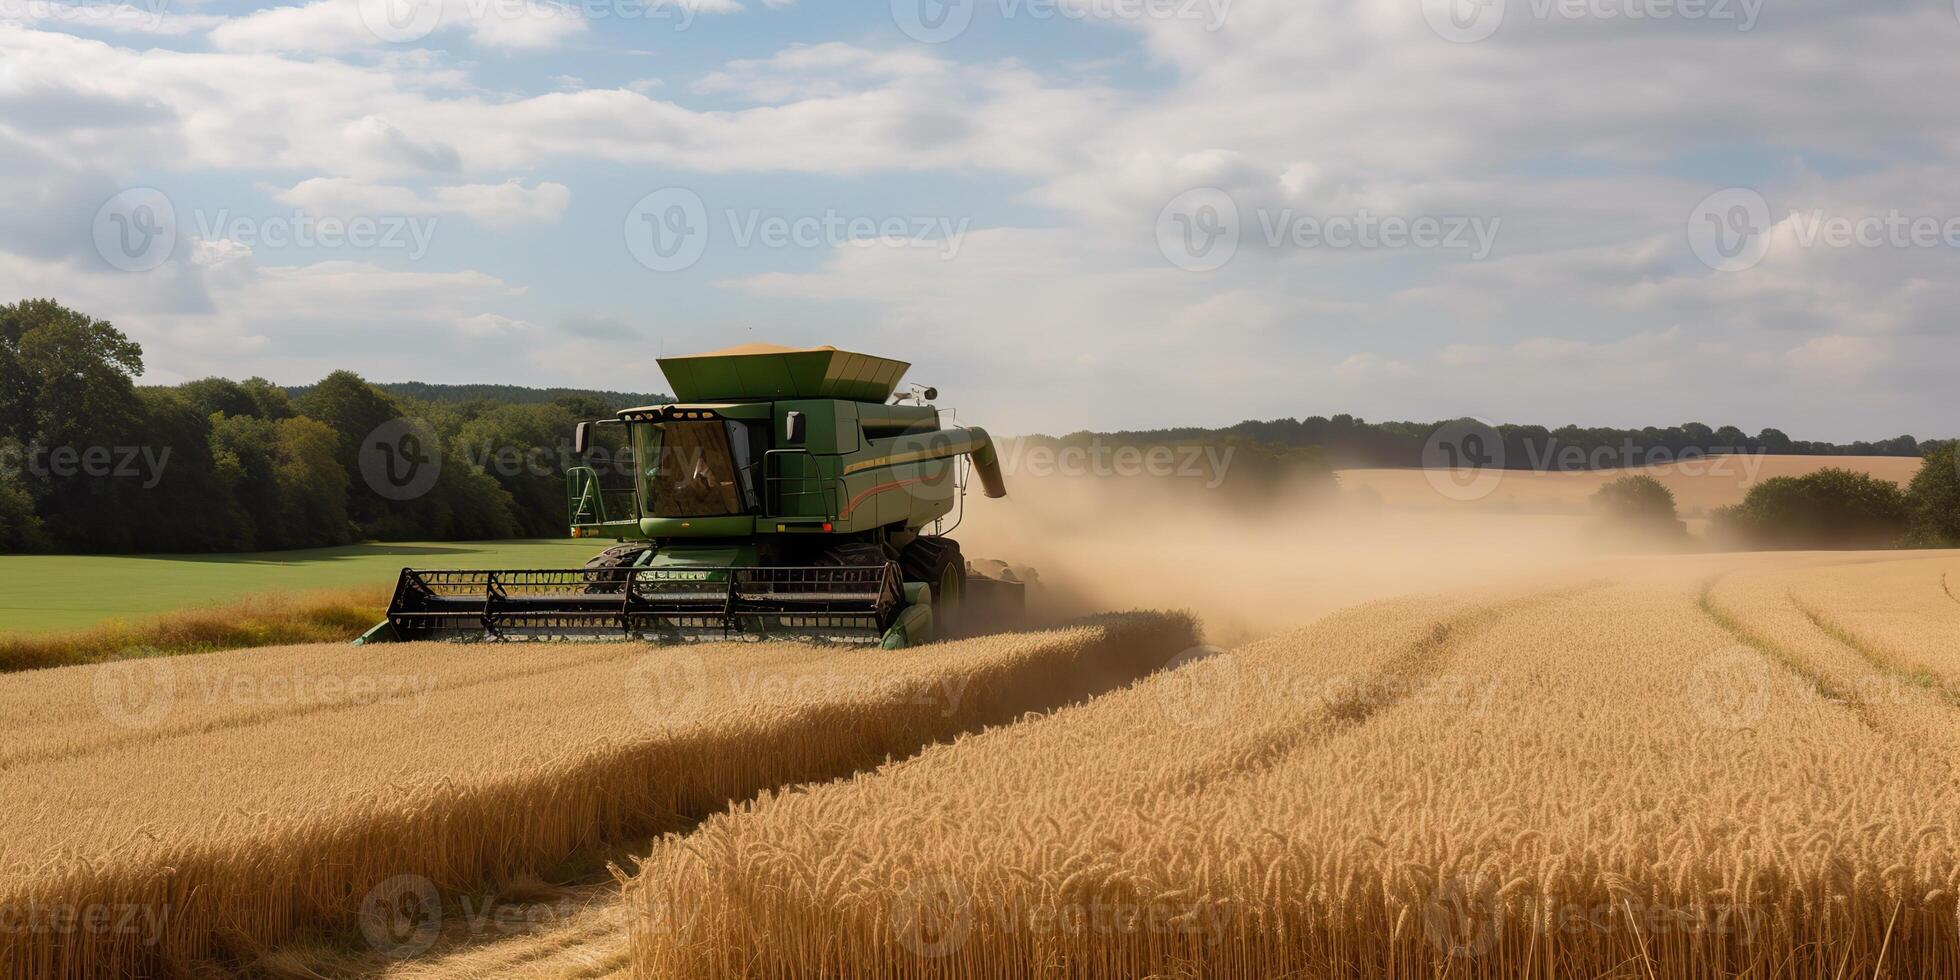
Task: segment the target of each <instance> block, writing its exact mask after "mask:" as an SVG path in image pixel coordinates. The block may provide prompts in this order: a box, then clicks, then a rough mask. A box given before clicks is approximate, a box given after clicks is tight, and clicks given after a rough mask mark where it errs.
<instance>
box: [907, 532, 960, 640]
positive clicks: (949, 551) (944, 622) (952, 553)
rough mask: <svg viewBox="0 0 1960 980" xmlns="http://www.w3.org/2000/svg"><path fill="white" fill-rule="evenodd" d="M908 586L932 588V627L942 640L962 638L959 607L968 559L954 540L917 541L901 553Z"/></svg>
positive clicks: (922, 539) (926, 539)
mask: <svg viewBox="0 0 1960 980" xmlns="http://www.w3.org/2000/svg"><path fill="white" fill-rule="evenodd" d="M898 567H899V569H900V570H902V571H903V572H904V573H905V580H906V581H907V582H925V583H927V584H929V585H931V586H932V627H933V632H934V633H937V634H938V635H940V636H942V637H954V636H958V635H960V629H961V627H962V626H963V625H964V624H963V623H961V622H960V606H961V605H962V604H963V603H962V600H963V599H964V598H965V596H966V559H965V558H964V557H963V556H961V554H960V543H959V542H958V541H954V540H953V539H951V538H918V539H916V540H914V541H913V542H912V543H911V544H909V545H906V546H905V550H904V551H903V552H900V553H899V556H898Z"/></svg>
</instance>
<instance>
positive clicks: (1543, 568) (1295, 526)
mask: <svg viewBox="0 0 1960 980" xmlns="http://www.w3.org/2000/svg"><path fill="white" fill-rule="evenodd" d="M1438 499H1443V498H1440V497H1439V498H1438ZM1445 503H1447V501H1445ZM1585 524H1586V521H1585V518H1584V517H1582V516H1579V515H1571V514H1523V513H1503V512H1493V511H1491V510H1489V509H1485V508H1475V507H1463V508H1451V507H1441V508H1438V507H1434V506H1430V507H1428V508H1426V509H1416V508H1398V507H1394V506H1389V505H1384V504H1382V503H1381V502H1380V501H1379V500H1377V499H1374V498H1373V497H1372V495H1367V494H1357V493H1353V492H1345V493H1344V492H1338V491H1337V492H1331V493H1330V492H1329V491H1327V490H1326V489H1324V488H1317V487H1312V486H1309V485H1304V484H1287V483H1278V484H1275V485H1274V486H1272V487H1270V488H1267V489H1266V490H1264V491H1262V492H1258V493H1248V492H1246V491H1244V490H1243V489H1239V490H1227V489H1226V488H1223V487H1212V486H1207V485H1206V484H1205V483H1204V482H1201V481H1194V480H1186V479H1179V478H1176V477H1149V476H1134V477H1126V476H1100V475H1099V476H1042V477H1037V478H1019V479H1016V478H1014V477H1012V476H1010V477H1009V480H1008V496H1007V497H1006V498H1004V499H999V500H989V499H986V498H984V497H981V496H980V495H978V494H977V493H976V494H973V495H970V496H969V497H968V498H967V500H966V514H965V518H964V520H963V521H962V523H961V524H960V526H959V528H958V530H957V531H956V532H955V534H954V536H955V537H957V538H958V539H959V540H960V542H961V545H962V548H963V550H964V551H965V553H966V554H967V556H968V557H970V558H996V559H1001V560H1004V561H1007V562H1010V563H1014V564H1019V565H1027V566H1031V567H1033V568H1034V569H1035V570H1036V571H1038V572H1039V573H1040V576H1041V582H1042V588H1041V589H1040V590H1039V591H1038V593H1036V595H1035V596H1034V597H1031V600H1030V602H1031V605H1032V606H1033V607H1034V609H1033V611H1035V612H1036V613H1038V614H1039V613H1047V614H1050V615H1057V616H1075V615H1083V614H1087V613H1093V612H1103V611H1111V610H1124V609H1185V610H1189V611H1191V612H1194V613H1196V614H1198V616H1199V617H1201V618H1202V620H1203V622H1204V626H1205V631H1206V639H1207V642H1210V643H1213V644H1216V645H1219V646H1227V647H1229V646H1234V645H1237V644H1240V643H1243V642H1246V641H1248V640H1251V639H1256V638H1258V637H1260V636H1263V635H1266V634H1269V633H1272V632H1274V631H1276V630H1281V629H1285V628H1287V627H1292V626H1299V625H1304V624H1306V623H1309V622H1311V621H1313V620H1314V619H1317V618H1319V617H1320V616H1322V615H1324V614H1326V613H1328V612H1331V611H1333V610H1335V609H1338V608H1341V607H1344V606H1350V605H1354V604H1356V603H1361V602H1368V601H1372V600H1377V599H1385V598H1391V597H1396V596H1404V595H1411V594H1421V593H1429V592H1440V591H1445V590H1450V589H1456V588H1467V587H1477V586H1488V585H1502V584H1511V583H1521V584H1535V583H1537V582H1541V581H1543V582H1547V583H1552V582H1558V581H1569V580H1572V579H1575V578H1578V577H1580V576H1583V575H1585V574H1587V569H1586V566H1587V565H1589V564H1592V563H1593V562H1594V561H1596V560H1597V559H1598V558H1600V557H1601V556H1600V554H1599V551H1598V549H1597V547H1596V546H1595V545H1594V544H1592V543H1591V542H1589V540H1588V538H1587V535H1586V533H1585Z"/></svg>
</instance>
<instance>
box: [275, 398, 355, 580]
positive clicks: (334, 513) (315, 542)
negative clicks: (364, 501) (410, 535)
mask: <svg viewBox="0 0 1960 980" xmlns="http://www.w3.org/2000/svg"><path fill="white" fill-rule="evenodd" d="M272 424H273V426H274V435H275V443H274V450H273V457H274V462H275V469H274V486H275V488H276V489H275V491H274V493H275V494H276V496H277V500H278V513H279V520H278V530H277V535H276V540H277V545H276V546H277V547H284V548H301V547H313V548H317V547H324V546H329V545H338V544H346V543H348V542H349V541H352V540H353V539H354V529H353V526H352V525H351V524H349V523H348V520H347V471H346V470H344V469H342V468H341V465H340V459H339V452H340V437H339V434H338V433H336V432H334V430H333V429H332V428H331V427H329V426H328V425H327V424H326V423H324V422H321V421H319V420H317V419H309V418H289V419H281V420H279V421H278V422H275V423H272Z"/></svg>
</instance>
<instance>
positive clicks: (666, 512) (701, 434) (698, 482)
mask: <svg viewBox="0 0 1960 980" xmlns="http://www.w3.org/2000/svg"><path fill="white" fill-rule="evenodd" d="M748 435H749V433H748V431H747V429H745V428H744V427H743V426H742V425H741V423H738V422H721V421H710V422H642V423H637V424H635V425H634V426H633V456H634V458H635V459H637V460H639V461H640V462H639V464H638V467H639V474H640V499H642V500H644V501H645V502H646V510H645V513H646V514H647V515H648V516H651V517H726V516H730V515H735V514H744V513H748V512H749V510H750V509H751V507H752V505H753V504H754V500H755V491H754V488H753V485H752V482H751V479H750V474H749V472H748V468H749V462H750V453H749V439H748Z"/></svg>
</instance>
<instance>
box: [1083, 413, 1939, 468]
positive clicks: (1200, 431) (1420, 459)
mask: <svg viewBox="0 0 1960 980" xmlns="http://www.w3.org/2000/svg"><path fill="white" fill-rule="evenodd" d="M1446 428H1451V429H1452V431H1450V432H1447V433H1445V432H1444V431H1443V430H1445V429H1446ZM1475 430H1483V431H1482V432H1481V433H1480V434H1482V435H1484V436H1485V437H1486V442H1487V443H1488V444H1485V445H1479V446H1478V447H1477V453H1478V458H1477V459H1473V460H1469V461H1467V462H1471V463H1479V464H1482V465H1489V466H1495V467H1498V468H1502V469H1530V470H1587V469H1619V468H1623V467H1627V466H1636V465H1644V464H1650V463H1664V462H1671V461H1674V460H1678V459H1682V458H1690V457H1692V456H1695V455H1707V456H1712V455H1729V454H1740V453H1768V454H1770V455H1775V456H1919V455H1922V454H1923V453H1924V452H1925V451H1926V450H1927V449H1928V448H1930V447H1928V446H1926V445H1922V444H1921V443H1920V441H1919V440H1918V439H1917V438H1915V437H1913V436H1911V435H1902V436H1898V437H1895V438H1892V439H1884V440H1880V441H1877V442H1862V441H1861V442H1851V443H1842V444H1840V443H1830V442H1812V441H1805V440H1799V439H1792V438H1790V437H1789V436H1788V435H1785V434H1784V433H1783V432H1782V431H1781V430H1778V429H1763V430H1761V431H1760V432H1758V433H1756V434H1755V435H1749V434H1748V433H1745V432H1743V431H1742V430H1741V429H1739V428H1737V427H1735V426H1733V425H1724V426H1719V427H1716V426H1709V425H1706V424H1703V423H1701V422H1685V423H1682V424H1681V425H1674V426H1667V427H1659V426H1651V425H1650V426H1646V427H1644V428H1639V429H1615V428H1608V427H1586V426H1578V425H1567V426H1561V427H1559V428H1555V429H1554V428H1547V427H1546V426H1542V425H1509V424H1506V425H1484V424H1482V423H1475V422H1474V421H1473V420H1467V419H1458V420H1444V421H1436V422H1368V421H1365V420H1363V419H1359V418H1356V417H1354V416H1352V415H1336V416H1334V417H1332V418H1323V417H1321V416H1318V415H1316V416H1312V417H1309V418H1304V419H1293V418H1283V419H1272V420H1268V421H1245V422H1240V423H1238V424H1237V425H1232V426H1226V427H1224V428H1215V429H1214V428H1174V429H1157V430H1150V431H1136V432H1117V433H1109V434H1105V435H1100V436H1098V435H1096V434H1094V433H1086V432H1085V433H1076V434H1073V435H1070V436H1065V437H1063V438H1064V440H1065V441H1066V440H1072V439H1086V438H1091V437H1095V438H1102V439H1112V440H1124V441H1134V442H1138V443H1145V444H1148V443H1160V442H1181V441H1194V440H1195V441H1204V440H1209V441H1219V440H1240V441H1243V442H1246V443H1249V444H1252V445H1258V446H1262V447H1265V448H1266V449H1267V450H1268V451H1270V452H1273V453H1276V454H1284V453H1285V452H1287V451H1288V450H1295V449H1312V450H1314V451H1317V452H1318V453H1320V454H1321V456H1322V457H1323V458H1324V459H1325V460H1326V461H1327V462H1328V463H1329V464H1330V465H1332V466H1335V467H1338V468H1342V469H1350V468H1356V467H1369V466H1381V467H1417V466H1437V465H1454V464H1455V463H1457V462H1459V460H1452V459H1447V458H1438V455H1437V452H1436V450H1437V448H1438V442H1439V439H1438V435H1439V433H1442V434H1443V436H1444V438H1443V439H1442V440H1441V441H1442V442H1444V443H1446V444H1451V445H1454V444H1455V443H1456V442H1458V441H1459V439H1458V437H1457V434H1458V431H1464V432H1465V433H1466V434H1479V433H1476V432H1475Z"/></svg>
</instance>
